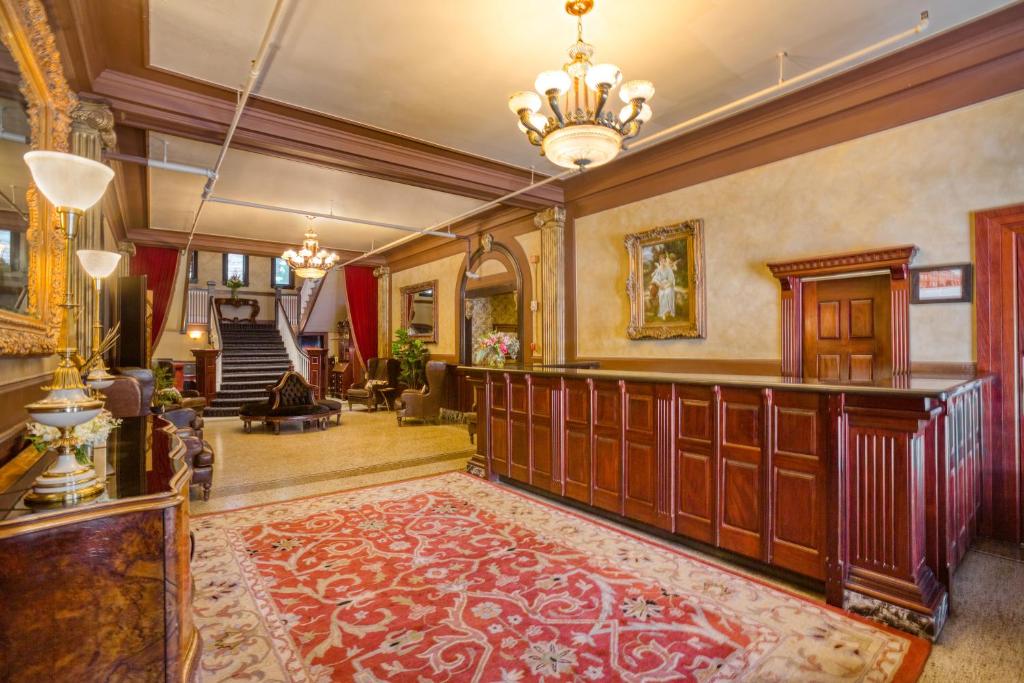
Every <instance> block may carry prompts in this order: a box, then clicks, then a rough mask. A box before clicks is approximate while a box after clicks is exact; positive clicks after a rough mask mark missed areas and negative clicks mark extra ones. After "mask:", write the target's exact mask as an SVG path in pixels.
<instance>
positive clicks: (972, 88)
mask: <svg viewBox="0 0 1024 683" xmlns="http://www.w3.org/2000/svg"><path fill="white" fill-rule="evenodd" d="M1021 89H1024V3H1018V4H1015V5H1013V6H1011V7H1009V8H1007V9H1004V10H1000V11H998V12H995V13H993V14H990V15H988V16H985V17H982V18H981V19H978V20H976V21H973V22H971V23H969V24H966V25H964V26H961V27H959V28H956V29H953V30H951V31H947V32H945V33H941V34H939V35H936V36H934V37H932V38H929V39H927V40H923V41H921V42H919V43H916V44H914V45H912V46H910V47H908V48H905V49H903V50H900V51H899V52H896V53H893V54H891V55H888V56H886V57H882V58H879V59H877V60H874V61H872V62H869V63H867V64H864V65H861V66H858V67H856V68H853V69H850V70H849V71H846V72H844V73H841V74H839V75H836V76H832V77H830V78H827V79H825V80H823V81H820V82H818V83H816V84H813V85H810V86H807V87H805V88H802V89H800V90H797V91H795V92H793V93H790V94H788V95H785V96H783V97H780V98H778V99H776V100H772V101H769V102H766V103H764V104H761V105H758V106H755V107H753V108H751V109H749V110H747V111H743V112H740V113H737V114H735V115H733V116H730V117H728V118H726V119H724V120H721V121H718V122H716V123H713V124H711V125H709V126H706V127H704V128H699V129H697V130H694V131H692V132H690V133H686V134H683V135H681V136H680V137H677V138H674V139H670V140H667V141H665V142H662V143H659V144H656V145H653V146H652V147H650V148H648V149H645V150H643V151H638V152H636V153H633V154H629V155H627V156H624V157H621V158H619V159H617V160H615V161H613V162H611V163H609V164H607V165H605V166H601V167H600V168H595V169H592V170H590V171H588V172H587V173H584V174H582V175H580V176H577V177H574V178H568V179H566V180H565V181H564V183H563V185H564V187H565V201H566V206H567V207H569V208H571V213H572V214H573V215H574V216H576V217H577V218H579V217H583V216H587V215H591V214H594V213H598V212H600V211H605V210H608V209H611V208H614V207H617V206H622V205H624V204H629V203H632V202H636V201H640V200H643V199H647V198H650V197H655V196H658V195H661V194H665V193H667V192H671V191H673V190H678V189H681V188H684V187H689V186H692V185H697V184H699V183H703V182H707V181H708V180H713V179H715V178H720V177H723V176H726V175H731V174H733V173H738V172H740V171H744V170H747V169H750V168H754V167H757V166H762V165H764V164H768V163H772V162H774V161H779V160H782V159H786V158H789V157H793V156H797V155H800V154H804V153H806V152H810V151H813V150H816V149H821V148H823V147H828V146H830V145H834V144H837V143H840V142H845V141H847V140H852V139H855V138H859V137H863V136H865V135H870V134H872V133H877V132H879V131H882V130H886V129H889V128H893V127H895V126H899V125H903V124H906V123H911V122H913V121H918V120H921V119H924V118H928V117H930V116H935V115H937V114H941V113H944V112H947V111H951V110H953V109H957V108H960V107H964V106H967V105H970V104H974V103H976V102H981V101H983V100H986V99H990V98H992V97H997V96H999V95H1004V94H1007V93H1010V92H1014V91H1017V90H1021Z"/></svg>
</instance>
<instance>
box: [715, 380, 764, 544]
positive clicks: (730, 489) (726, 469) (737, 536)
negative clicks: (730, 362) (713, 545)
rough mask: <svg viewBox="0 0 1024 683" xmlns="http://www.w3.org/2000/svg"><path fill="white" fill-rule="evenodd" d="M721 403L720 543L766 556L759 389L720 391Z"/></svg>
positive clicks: (762, 419)
mask: <svg viewBox="0 0 1024 683" xmlns="http://www.w3.org/2000/svg"><path fill="white" fill-rule="evenodd" d="M721 397H722V398H721V402H720V404H719V412H718V425H719V430H718V434H719V444H720V445H719V467H718V491H719V496H718V497H719V509H718V544H719V546H720V547H722V548H725V549H726V550H732V551H733V552H736V553H739V554H741V555H747V556H748V557H754V558H758V559H761V558H762V556H763V555H764V552H763V548H762V540H763V538H764V502H765V498H764V484H763V477H764V469H763V467H764V456H763V453H762V448H763V446H764V441H765V439H764V436H765V435H764V414H763V411H762V409H761V392H759V391H756V390H752V389H722V392H721Z"/></svg>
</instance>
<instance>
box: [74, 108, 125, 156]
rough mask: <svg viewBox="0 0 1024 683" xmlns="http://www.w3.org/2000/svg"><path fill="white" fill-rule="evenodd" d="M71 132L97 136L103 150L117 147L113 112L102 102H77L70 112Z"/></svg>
mask: <svg viewBox="0 0 1024 683" xmlns="http://www.w3.org/2000/svg"><path fill="white" fill-rule="evenodd" d="M71 130H72V131H73V132H76V133H85V134H91V135H97V136H99V138H100V142H101V143H102V145H103V148H104V149H113V148H114V147H116V146H117V134H116V133H114V112H113V111H112V110H111V109H110V106H109V105H106V104H103V103H102V102H88V101H85V100H79V101H78V104H76V105H75V108H74V109H72V110H71Z"/></svg>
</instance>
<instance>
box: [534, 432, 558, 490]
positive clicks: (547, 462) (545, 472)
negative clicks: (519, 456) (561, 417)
mask: <svg viewBox="0 0 1024 683" xmlns="http://www.w3.org/2000/svg"><path fill="white" fill-rule="evenodd" d="M530 439H531V440H532V442H533V443H532V446H533V462H532V465H531V467H530V483H531V484H532V485H534V486H536V487H538V488H542V489H545V490H550V489H551V488H552V482H553V481H554V471H555V470H554V453H553V450H552V443H551V440H552V431H551V425H550V423H548V424H545V423H544V422H542V421H539V420H534V421H533V428H532V429H531V430H530Z"/></svg>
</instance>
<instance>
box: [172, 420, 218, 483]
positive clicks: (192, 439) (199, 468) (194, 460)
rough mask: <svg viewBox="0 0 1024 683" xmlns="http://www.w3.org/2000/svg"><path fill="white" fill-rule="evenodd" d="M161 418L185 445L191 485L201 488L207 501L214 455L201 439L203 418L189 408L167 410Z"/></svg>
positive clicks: (207, 443)
mask: <svg viewBox="0 0 1024 683" xmlns="http://www.w3.org/2000/svg"><path fill="white" fill-rule="evenodd" d="M163 418H164V419H165V420H167V421H168V422H170V423H171V424H173V425H174V426H175V428H176V431H177V434H178V436H179V437H180V438H181V440H182V443H184V444H185V459H186V461H187V462H188V463H189V465H190V466H191V467H192V485H193V486H201V487H202V489H203V500H209V499H210V488H211V487H212V486H213V461H214V454H213V448H212V447H211V446H210V444H209V442H207V441H206V440H204V439H203V418H202V417H201V416H200V415H198V414H196V411H194V410H192V409H191V408H175V409H174V410H168V411H166V412H165V413H164V414H163Z"/></svg>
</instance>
